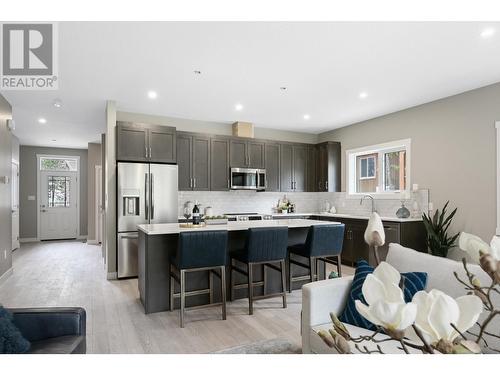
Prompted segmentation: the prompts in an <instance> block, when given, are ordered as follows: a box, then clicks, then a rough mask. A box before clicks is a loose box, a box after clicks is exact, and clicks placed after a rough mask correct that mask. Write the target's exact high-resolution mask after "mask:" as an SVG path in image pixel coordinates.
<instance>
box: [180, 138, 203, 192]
mask: <svg viewBox="0 0 500 375" xmlns="http://www.w3.org/2000/svg"><path fill="white" fill-rule="evenodd" d="M177 165H178V170H179V172H178V173H179V177H178V180H179V183H178V188H179V190H210V169H211V168H210V166H211V165H210V138H209V137H205V136H200V135H192V134H189V133H181V132H179V133H177Z"/></svg>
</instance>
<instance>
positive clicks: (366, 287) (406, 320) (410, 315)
mask: <svg viewBox="0 0 500 375" xmlns="http://www.w3.org/2000/svg"><path fill="white" fill-rule="evenodd" d="M400 280H401V275H400V274H399V272H398V271H397V270H396V269H395V268H394V267H392V266H391V265H390V264H389V263H386V262H382V263H380V265H379V266H378V267H377V268H376V269H375V271H373V273H372V274H370V275H368V276H367V277H366V280H365V282H364V283H363V287H362V292H363V297H364V298H365V300H366V302H367V303H368V306H367V305H365V304H364V303H362V302H361V301H360V300H357V301H355V304H356V309H357V310H358V311H359V313H360V314H361V315H362V316H363V317H364V318H365V319H367V320H369V321H370V322H372V323H373V324H375V325H377V326H381V327H384V328H385V329H386V330H388V331H404V330H405V329H406V328H407V327H409V326H411V325H412V324H413V322H414V321H415V317H416V314H417V306H416V305H415V304H414V303H405V300H404V295H403V291H402V290H401V288H400V287H399V282H400Z"/></svg>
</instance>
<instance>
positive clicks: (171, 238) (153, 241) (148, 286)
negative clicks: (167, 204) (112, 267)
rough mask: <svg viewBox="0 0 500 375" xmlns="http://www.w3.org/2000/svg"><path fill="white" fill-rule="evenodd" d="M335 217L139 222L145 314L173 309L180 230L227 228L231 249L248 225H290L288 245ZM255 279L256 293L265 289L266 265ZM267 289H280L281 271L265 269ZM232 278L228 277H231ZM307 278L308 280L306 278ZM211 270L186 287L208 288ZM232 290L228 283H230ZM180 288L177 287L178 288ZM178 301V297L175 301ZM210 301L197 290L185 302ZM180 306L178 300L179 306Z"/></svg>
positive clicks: (195, 275)
mask: <svg viewBox="0 0 500 375" xmlns="http://www.w3.org/2000/svg"><path fill="white" fill-rule="evenodd" d="M339 224H341V223H339V222H335V221H329V222H325V221H319V220H309V219H292V220H258V221H235V222H228V223H227V224H223V225H207V226H204V227H200V228H183V227H181V226H180V225H179V224H178V223H165V224H142V225H138V226H137V228H138V230H139V254H138V256H139V259H138V264H139V294H140V299H141V302H142V304H143V306H144V311H145V313H146V314H149V313H154V312H159V311H166V310H169V309H170V300H169V288H170V277H169V269H170V258H171V257H172V256H173V255H174V254H175V252H176V251H177V240H178V237H179V233H181V232H189V231H204V230H205V231H206V230H227V231H228V237H229V243H228V252H230V251H234V250H237V249H241V248H243V247H244V244H245V236H246V230H247V229H249V228H262V227H274V226H283V227H288V228H289V231H288V245H294V244H297V243H303V242H304V241H305V238H306V236H307V230H308V228H309V227H310V226H312V225H339ZM255 271H256V272H255V280H256V281H257V282H258V284H259V286H258V287H256V288H255V295H256V296H258V295H262V294H263V293H264V290H263V289H264V288H263V284H264V283H263V280H264V273H263V267H261V268H260V269H256V270H255ZM266 272H267V273H266V275H265V277H266V287H267V290H266V293H269V294H270V293H275V292H277V291H279V290H280V287H281V284H280V283H281V280H280V277H279V273H277V272H273V270H267V271H266ZM293 272H294V275H300V274H301V272H302V274H305V273H307V270H303V269H294V270H293ZM320 275H324V268H323V269H322V270H320ZM235 276H236V283H242V282H246V280H244V279H243V278H241V279H239V278H238V277H239V276H241V275H235ZM228 279H229V278H228ZM218 282H219V280H217V279H215V280H214V284H213V286H212V287H213V298H214V301H218V300H220V292H219V291H220V284H217V283H218ZM304 282H306V281H304ZM208 286H209V276H208V272H196V273H192V274H190V275H189V277H188V278H187V281H186V290H187V291H190V290H195V289H208ZM293 286H294V289H299V288H300V287H301V283H294V285H293ZM227 290H228V292H229V285H228V286H227ZM176 292H177V290H176ZM246 297H247V291H246V289H238V290H236V291H235V298H246ZM176 302H178V301H176ZM208 302H209V296H208V294H198V295H193V296H190V297H188V298H187V299H186V306H196V305H203V304H206V303H208ZM175 307H177V303H176V306H175Z"/></svg>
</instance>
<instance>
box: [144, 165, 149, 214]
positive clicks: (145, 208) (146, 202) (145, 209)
mask: <svg viewBox="0 0 500 375" xmlns="http://www.w3.org/2000/svg"><path fill="white" fill-rule="evenodd" d="M144 191H145V193H144V198H145V199H144V216H145V218H146V220H149V208H148V205H149V199H148V197H149V184H148V174H147V173H145V174H144Z"/></svg>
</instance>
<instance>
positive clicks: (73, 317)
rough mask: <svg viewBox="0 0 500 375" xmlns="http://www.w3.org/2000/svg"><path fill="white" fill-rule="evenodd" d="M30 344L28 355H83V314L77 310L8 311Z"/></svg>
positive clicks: (53, 308) (64, 308) (82, 311)
mask: <svg viewBox="0 0 500 375" xmlns="http://www.w3.org/2000/svg"><path fill="white" fill-rule="evenodd" d="M8 310H9V311H10V312H11V313H12V315H13V316H14V324H15V325H16V327H17V328H18V329H19V330H20V331H21V333H22V335H23V337H24V338H25V339H26V340H28V341H29V342H30V343H31V348H30V350H29V352H28V354H85V352H86V326H85V325H86V313H85V310H84V309H83V308H81V307H49V308H45V307H44V308H23V309H8Z"/></svg>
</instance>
